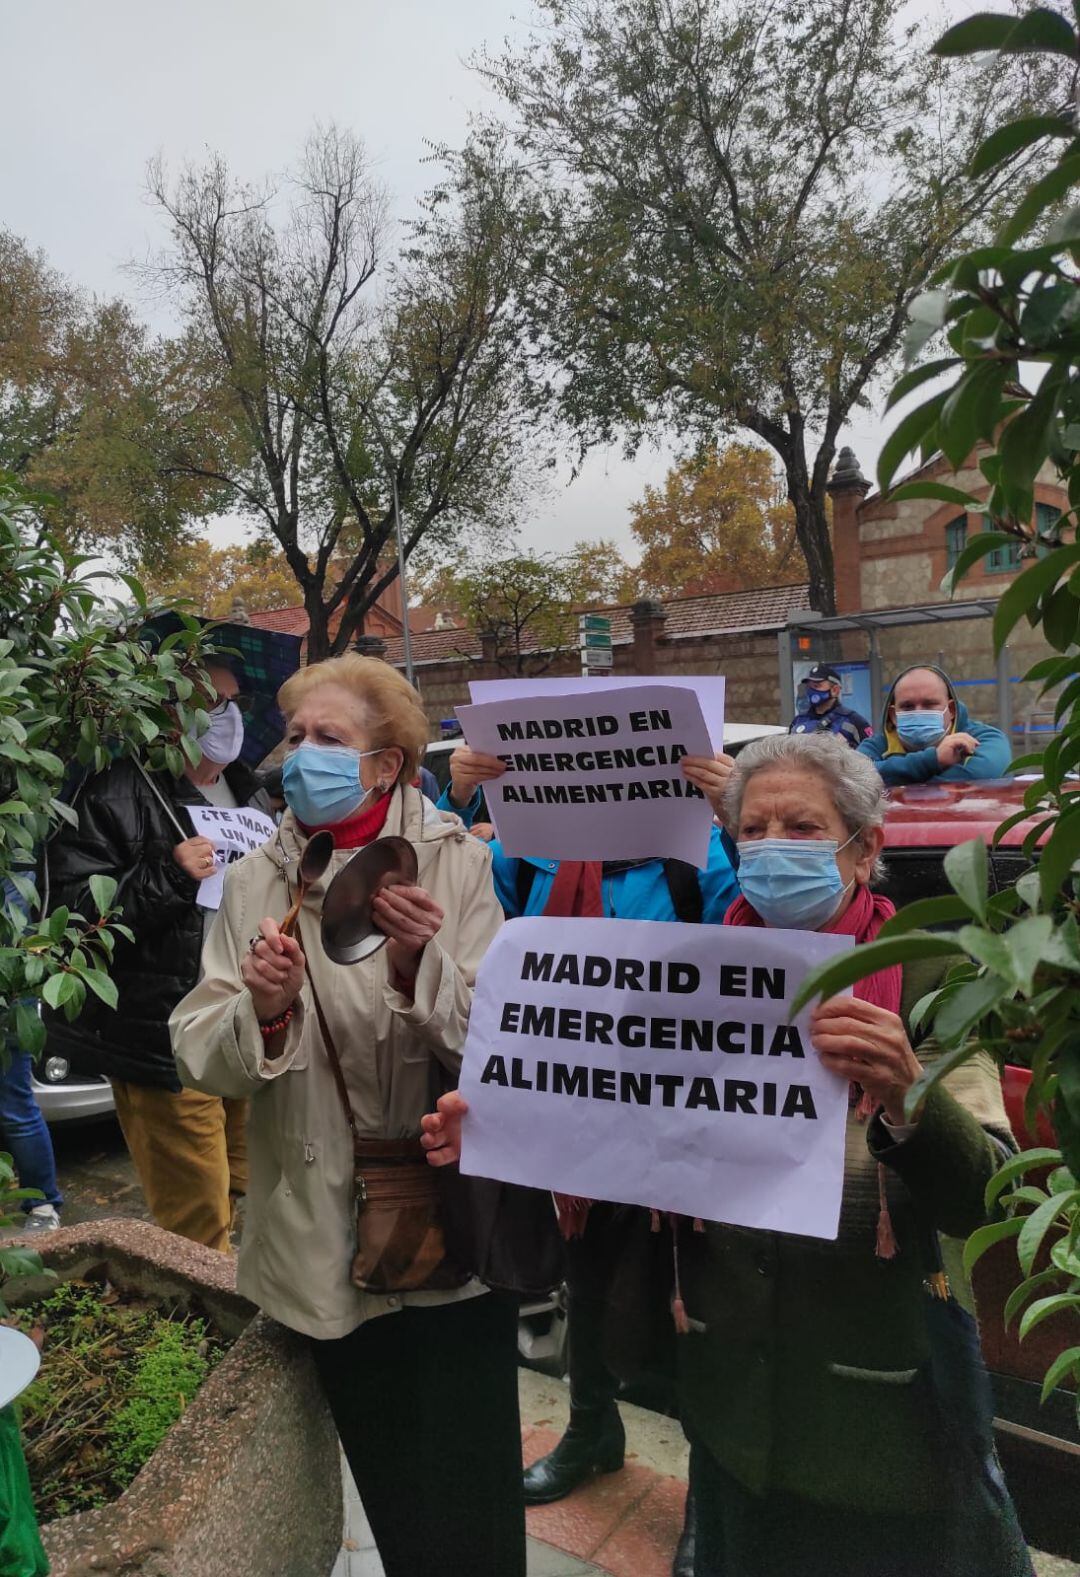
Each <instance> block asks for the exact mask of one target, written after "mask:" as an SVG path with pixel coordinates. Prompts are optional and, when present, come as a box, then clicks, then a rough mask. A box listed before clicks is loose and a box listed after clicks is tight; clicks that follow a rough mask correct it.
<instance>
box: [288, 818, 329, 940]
mask: <svg viewBox="0 0 1080 1577" xmlns="http://www.w3.org/2000/svg"><path fill="white" fill-rule="evenodd" d="M333 852H334V834H333V833H332V832H326V831H323V832H315V833H312V835H311V837H310V838H309V839H308V844H307V848H306V849H305V850H304V852H303V854H302V855H301V856H300V880H299V883H298V885H297V890H296V902H295V903H294V904H293V906H292V908H291V909H290V910H289V912H288V914H287V915H286V916H285V918H284V920H282V922H281V925H280V926H279V928H278V929H279V930H280V931H281V934H282V936H290V935H291V934H292V928H293V926H294V925H295V924H296V921H297V919H298V917H299V914H300V910H301V909H302V908H303V906H304V897H305V894H306V893H307V890H308V888H309V887H310V886H311V884H312V882H317V881H318V879H319V877H320V876H321V875H322V874H323V872H324V871H325V870H326V867H327V866H328V865H329V864H330V857H331V855H332V854H333Z"/></svg>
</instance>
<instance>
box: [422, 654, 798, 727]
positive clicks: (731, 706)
mask: <svg viewBox="0 0 1080 1577" xmlns="http://www.w3.org/2000/svg"><path fill="white" fill-rule="evenodd" d="M652 650H653V657H654V662H653V664H652V666H651V668H650V669H648V670H646V672H649V673H652V674H656V675H658V676H660V677H662V676H663V675H664V674H718V673H722V674H725V675H726V676H727V681H728V683H727V715H728V717H730V718H731V720H732V722H736V723H775V722H780V721H781V719H780V717H779V715H778V714H779V707H780V682H779V667H778V656H777V646H776V635H775V634H774V633H772V634H770V633H760V634H759V633H753V632H751V633H749V634H746V635H742V634H740V635H705V636H700V637H698V636H695V637H686V638H680V639H678V640H666V639H664V638H661V639H659V640H657V641H655V642H654V643H653V648H652ZM580 672H581V664H580V662H579V661H578V657H577V653H576V652H571V653H566V654H564V655H563V656H562V657H560V658H557V659H556V660H555V662H553V663H552V665H551V667H550V668H549V669H548V670H547V673H546V675H545V677H547V678H554V677H556V676H559V675H563V674H568V675H578V674H580ZM613 672H614V673H616V674H632V673H638V672H642V670H641V669H637V668H635V667H634V662H633V647H632V646H629V645H622V646H617V647H616V648H615V666H614V669H613ZM500 677H503V675H502V672H501V670H500V669H499V668H498V667H496V665H495V664H493V663H490V662H486V661H484V660H483V659H481V658H476V659H469V658H464V657H456V658H454V659H453V660H451V661H448V662H428V663H419V664H418V665H417V667H416V681H417V684H418V686H419V689H420V694H421V696H422V698H423V702H424V709H425V711H426V712H427V715H428V719H429V721H430V723H431V732H432V737H433V738H437V737H438V734H439V723H440V722H441V720H442V719H443V718H448V717H453V715H454V707H455V706H461V705H464V704H466V703H467V702H468V699H469V680H470V679H495V678H500ZM785 721H786V720H785Z"/></svg>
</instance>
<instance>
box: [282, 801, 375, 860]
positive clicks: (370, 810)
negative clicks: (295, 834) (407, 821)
mask: <svg viewBox="0 0 1080 1577" xmlns="http://www.w3.org/2000/svg"><path fill="white" fill-rule="evenodd" d="M392 798H393V795H392V794H383V795H381V796H380V797H379V798H378V799H377V800H376V801H375V803H374V805H369V806H368V807H367V809H366V810H362V811H360V812H359V813H358V814H357V815H355V816H346V818H345V820H344V821H335V822H333V823H332V824H331V825H329V826H316V827H308V826H306V825H305V824H304V822H302V821H298V822H297V826H298V827H299V828H300V830H301V832H302V833H303V834H304V836H305V838H310V837H311V835H312V833H313V832H332V833H333V835H334V848H335V849H362V848H363V847H364V845H365V844H366V843H372V842H373V841H374V840H375V839H376V838H377V837H378V836H379V833H380V832H381V831H382V830H383V828H384V827H385V826H386V818H387V816H388V815H389V813H390V801H391V799H392Z"/></svg>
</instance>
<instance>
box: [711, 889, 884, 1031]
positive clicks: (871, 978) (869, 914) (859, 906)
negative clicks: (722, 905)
mask: <svg viewBox="0 0 1080 1577" xmlns="http://www.w3.org/2000/svg"><path fill="white" fill-rule="evenodd" d="M895 913H896V909H895V907H894V906H893V904H891V903H890V902H889V900H888V899H887V898H882V897H881V895H880V893H872V892H871V891H870V889H869V887H857V888H856V889H855V896H854V898H852V900H851V902H850V903H849V904H848V906H847V908H846V909H845V910H844V912H843V914H842V915H840V916H839V917H838V918H837V919H836V920H833V921H832V922H831V923H830V924H829V925H823V926H822V928H821V929H822V931H826V932H831V933H832V934H833V935H834V936H853V937H854V938H855V944H856V946H857V947H861V946H862V945H863V943H864V942H873V941H874V940H875V939H876V937H877V934H878V932H879V931H880V930H881V927H882V926H883V925H884V924H885V921H886V920H891V919H892V917H893V915H894V914H895ZM724 924H725V925H756V926H764V924H765V922H764V920H763V919H762V918H761V916H760V915H759V914H758V912H757V910H756V909H751V907H750V905H749V904H748V903H747V901H746V899H745V898H742V897H739V898H736V900H735V902H734V903H733V904H732V906H731V908H730V909H729V910H728V912H727V914H726V915H725V916H724ZM903 983H904V975H903V970H902V969H901V968H900V965H899V964H893V965H892V966H891V968H889V969H881V970H879V971H878V973H877V974H876V975H868V976H867V978H866V979H865V980H860V981H859V982H858V983H857V985H856V986H855V995H856V996H857V997H858V998H859V999H860V1001H862V1002H872V1003H873V1004H874V1006H875V1007H879V1008H886V1009H887V1010H888V1011H889V1012H890V1013H899V1011H900V993H901V990H902V989H903Z"/></svg>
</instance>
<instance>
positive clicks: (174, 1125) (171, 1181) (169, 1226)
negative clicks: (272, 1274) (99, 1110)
mask: <svg viewBox="0 0 1080 1577" xmlns="http://www.w3.org/2000/svg"><path fill="white" fill-rule="evenodd" d="M112 1088H113V1095H114V1096H115V1097H116V1114H117V1116H118V1117H119V1119H120V1127H121V1128H122V1129H123V1132H124V1139H125V1140H126V1142H127V1147H128V1149H129V1150H130V1152H131V1159H132V1160H133V1161H134V1163H135V1171H136V1173H137V1175H138V1178H139V1182H140V1184H141V1185H142V1191H143V1195H144V1197H145V1199H146V1203H147V1204H148V1205H149V1207H150V1214H151V1215H152V1216H153V1218H154V1220H155V1221H156V1222H157V1224H158V1226H159V1227H165V1228H166V1230H167V1231H169V1232H178V1233H179V1234H180V1236H181V1237H186V1238H191V1239H192V1240H193V1241H194V1242H196V1243H205V1244H206V1246H207V1248H216V1249H218V1250H220V1251H221V1252H222V1253H226V1254H227V1253H228V1252H229V1231H230V1228H231V1227H232V1224H233V1218H234V1216H235V1213H236V1200H237V1198H238V1197H239V1196H240V1195H242V1194H245V1193H246V1192H247V1180H248V1164H247V1110H248V1103H247V1101H234V1100H222V1099H221V1098H220V1097H218V1096H216V1095H202V1094H200V1093H199V1091H198V1090H180V1091H179V1092H174V1091H172V1090H161V1089H152V1088H149V1087H147V1086H146V1085H142V1084H128V1083H124V1082H122V1081H121V1080H119V1079H113V1080H112Z"/></svg>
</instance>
